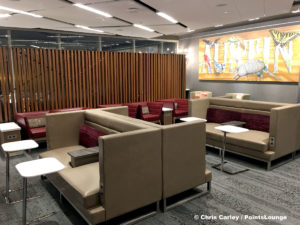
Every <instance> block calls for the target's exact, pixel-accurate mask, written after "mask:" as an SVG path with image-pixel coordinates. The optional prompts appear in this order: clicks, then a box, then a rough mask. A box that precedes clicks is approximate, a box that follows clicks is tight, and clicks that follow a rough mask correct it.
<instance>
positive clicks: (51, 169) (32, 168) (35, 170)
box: [16, 158, 65, 177]
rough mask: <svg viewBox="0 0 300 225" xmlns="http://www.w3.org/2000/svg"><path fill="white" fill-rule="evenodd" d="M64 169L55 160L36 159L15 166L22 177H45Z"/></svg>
mask: <svg viewBox="0 0 300 225" xmlns="http://www.w3.org/2000/svg"><path fill="white" fill-rule="evenodd" d="M64 168H65V166H64V165H63V164H62V163H61V162H60V161H58V160H57V159H56V158H43V159H36V160H32V161H27V162H22V163H19V164H18V165H16V169H17V170H18V172H19V174H20V175H21V176H22V177H36V176H41V175H46V174H49V173H55V172H58V171H60V170H62V169H64Z"/></svg>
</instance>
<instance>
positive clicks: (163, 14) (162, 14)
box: [156, 12, 178, 23]
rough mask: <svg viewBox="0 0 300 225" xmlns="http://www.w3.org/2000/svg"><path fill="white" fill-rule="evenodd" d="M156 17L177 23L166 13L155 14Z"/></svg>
mask: <svg viewBox="0 0 300 225" xmlns="http://www.w3.org/2000/svg"><path fill="white" fill-rule="evenodd" d="M156 14H157V15H159V16H161V17H163V18H165V19H166V20H168V21H170V22H171V23H178V21H177V20H175V19H174V18H173V17H172V16H169V15H168V14H166V13H163V12H157V13H156Z"/></svg>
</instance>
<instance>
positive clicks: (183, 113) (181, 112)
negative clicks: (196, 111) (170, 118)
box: [173, 109, 188, 117]
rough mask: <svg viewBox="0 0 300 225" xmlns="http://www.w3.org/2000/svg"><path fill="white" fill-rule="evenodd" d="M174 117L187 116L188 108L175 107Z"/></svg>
mask: <svg viewBox="0 0 300 225" xmlns="http://www.w3.org/2000/svg"><path fill="white" fill-rule="evenodd" d="M173 115H174V117H181V116H187V115H188V112H187V111H186V110H180V109H175V110H173Z"/></svg>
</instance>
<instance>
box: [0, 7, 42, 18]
mask: <svg viewBox="0 0 300 225" xmlns="http://www.w3.org/2000/svg"><path fill="white" fill-rule="evenodd" d="M0 9H2V10H6V11H9V12H13V13H19V14H23V15H27V16H33V17H36V18H42V17H43V16H41V15H38V14H34V13H29V12H25V11H22V10H18V9H12V8H8V7H5V6H0Z"/></svg>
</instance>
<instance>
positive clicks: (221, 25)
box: [215, 24, 223, 27]
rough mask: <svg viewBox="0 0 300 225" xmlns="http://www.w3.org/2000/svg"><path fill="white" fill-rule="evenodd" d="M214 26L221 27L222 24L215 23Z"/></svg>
mask: <svg viewBox="0 0 300 225" xmlns="http://www.w3.org/2000/svg"><path fill="white" fill-rule="evenodd" d="M215 27H223V24H217V25H215Z"/></svg>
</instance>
